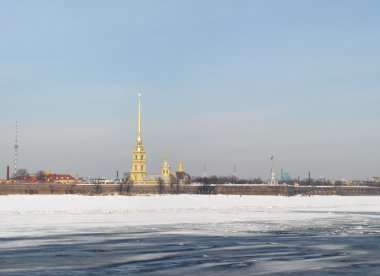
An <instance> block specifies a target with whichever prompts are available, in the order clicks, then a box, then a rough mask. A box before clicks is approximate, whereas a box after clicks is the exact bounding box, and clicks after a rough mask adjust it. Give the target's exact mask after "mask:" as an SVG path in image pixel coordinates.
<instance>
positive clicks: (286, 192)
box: [0, 184, 380, 196]
mask: <svg viewBox="0 0 380 276" xmlns="http://www.w3.org/2000/svg"><path fill="white" fill-rule="evenodd" d="M11 194H46V195H49V194H83V195H117V194H122V195H142V194H227V195H280V196H295V195H341V196H360V195H380V187H366V186H357V187H353V186H349V187H347V186H346V187H344V186H341V187H311V186H298V187H294V186H283V185H279V186H270V185H207V186H202V185H199V186H197V185H188V186H179V187H176V186H172V187H171V186H170V185H162V186H161V187H159V186H158V185H147V184H139V185H138V184H135V185H130V186H128V185H123V186H120V185H117V184H115V185H92V184H91V185H79V184H78V185H75V184H0V195H11Z"/></svg>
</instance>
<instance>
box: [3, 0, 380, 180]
mask: <svg viewBox="0 0 380 276" xmlns="http://www.w3.org/2000/svg"><path fill="white" fill-rule="evenodd" d="M379 12H380V2H379V1H376V0H373V1H366V0H357V1H350V0H345V1H343V0H321V1H303V0H299V1H297V0H277V1H273V0H263V1H254V0H252V1H244V0H234V1H223V0H202V1H200V0H199V1H198V0H183V1H176V0H161V1H155V0H150V1H147V0H142V1H141V0H140V1H122V0H110V1H97V0H80V1H74V0H65V1H59V0H57V1H48V0H46V1H39V0H36V1H26V0H25V1H21V0H12V1H10V0H9V1H5V0H0V95H1V100H0V128H1V130H2V132H1V136H0V178H4V177H5V171H6V166H7V165H8V164H9V165H11V167H12V163H13V144H14V136H15V121H16V120H17V121H18V122H19V132H20V137H19V144H20V150H19V168H26V169H27V170H28V171H29V172H36V171H39V170H49V171H54V172H57V173H70V174H72V175H80V176H91V177H107V178H111V177H115V175H116V170H119V171H120V172H121V173H122V172H128V171H129V170H130V168H131V165H132V164H131V163H132V151H133V149H134V145H135V144H136V136H137V91H141V92H142V94H143V98H142V111H143V114H142V119H143V122H142V127H143V143H144V146H145V149H146V151H147V159H148V161H147V170H148V173H149V174H158V173H159V172H160V166H161V163H162V160H163V156H164V155H165V154H167V155H168V159H169V162H170V164H171V166H172V169H173V170H175V169H176V168H177V164H178V162H179V161H183V162H184V164H185V169H186V171H188V172H189V173H190V174H191V175H193V176H194V175H203V167H204V164H207V174H208V175H214V174H216V175H231V174H232V173H233V168H234V165H236V166H237V174H238V175H239V176H240V177H252V178H253V177H262V178H263V179H266V178H268V177H269V172H270V167H271V161H270V157H271V156H272V155H274V157H275V169H276V171H277V172H278V173H279V172H280V169H283V170H284V171H286V172H288V173H289V174H290V175H291V176H292V177H294V178H296V177H298V176H299V177H301V178H306V177H307V174H308V172H309V171H311V175H312V177H314V178H318V177H325V178H335V179H341V178H354V179H365V178H367V177H368V178H370V177H373V176H379V175H380V166H379V161H378V157H379V156H380V147H379V141H380V109H379V103H380V76H379V72H380V51H379V49H380V17H379V16H378V15H379ZM1 168H3V169H1ZM1 170H3V173H1Z"/></svg>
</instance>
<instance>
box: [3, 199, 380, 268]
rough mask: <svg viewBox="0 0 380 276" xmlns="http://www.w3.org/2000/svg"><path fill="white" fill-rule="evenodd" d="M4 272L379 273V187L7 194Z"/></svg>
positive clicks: (4, 210)
mask: <svg viewBox="0 0 380 276" xmlns="http://www.w3.org/2000/svg"><path fill="white" fill-rule="evenodd" d="M0 218H1V219H0V275H106V274H108V275H287V274H289V275H290V274H291V275H358V274H359V273H360V274H362V275H379V271H380V197H338V196H316V197H275V196H243V197H239V196H201V195H199V196H198V195H197V196H195V195H178V196H136V197H127V196H76V195H70V196H62V195H61V196H38V195H35V196H0Z"/></svg>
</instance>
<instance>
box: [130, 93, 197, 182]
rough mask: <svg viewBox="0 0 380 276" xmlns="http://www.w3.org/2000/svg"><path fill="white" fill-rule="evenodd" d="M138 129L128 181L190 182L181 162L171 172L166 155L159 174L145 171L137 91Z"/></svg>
mask: <svg viewBox="0 0 380 276" xmlns="http://www.w3.org/2000/svg"><path fill="white" fill-rule="evenodd" d="M138 100H139V101H138V130H137V143H136V146H135V150H134V151H133V154H132V169H131V174H130V181H132V182H133V183H136V184H157V183H158V182H159V181H162V182H163V183H164V184H171V183H179V184H188V183H190V176H189V175H188V174H187V173H186V172H185V169H184V165H183V162H182V161H181V162H180V163H179V164H178V168H177V171H176V172H175V173H171V171H170V165H169V162H168V157H167V156H166V155H165V157H164V161H163V163H162V165H161V174H160V175H147V173H146V171H147V170H146V151H145V149H144V146H143V143H142V135H141V93H138Z"/></svg>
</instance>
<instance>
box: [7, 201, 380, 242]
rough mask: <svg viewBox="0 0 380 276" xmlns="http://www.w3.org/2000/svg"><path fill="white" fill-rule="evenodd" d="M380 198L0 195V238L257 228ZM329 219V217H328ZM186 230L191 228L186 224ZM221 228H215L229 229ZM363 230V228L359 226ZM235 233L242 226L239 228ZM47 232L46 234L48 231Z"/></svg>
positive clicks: (338, 212)
mask: <svg viewBox="0 0 380 276" xmlns="http://www.w3.org/2000/svg"><path fill="white" fill-rule="evenodd" d="M379 199H380V198H379V197H340V196H314V197H303V196H297V197H280V196H226V195H217V196H214V195H213V196H205V195H162V196H159V195H156V196H132V197H130V196H80V195H12V196H0V217H1V221H0V237H4V236H7V237H10V236H18V235H25V234H33V235H39V234H42V233H43V232H45V233H46V232H65V231H79V230H81V229H88V228H92V229H96V228H112V227H117V228H122V227H129V226H144V225H146V226H154V225H164V224H165V225H166V224H169V225H170V224H185V223H187V224H220V223H224V224H228V223H237V222H246V221H252V223H250V224H249V225H250V227H251V228H252V229H253V228H254V229H256V230H261V229H265V228H268V227H267V225H266V224H265V223H269V222H270V223H271V226H270V227H272V228H273V227H274V228H276V229H277V228H280V229H286V228H287V227H289V226H291V225H293V224H294V223H296V224H297V225H299V226H302V225H303V224H309V223H316V222H317V221H318V222H319V223H321V220H326V219H331V218H332V217H342V218H343V217H344V216H346V213H347V212H348V213H350V212H372V213H373V212H380V200H379ZM322 223H323V221H322ZM184 228H186V227H184ZM224 230H225V229H223V227H222V228H220V227H219V228H217V229H213V230H212V231H224ZM357 230H360V228H358V229H357ZM233 231H234V232H235V233H236V232H239V229H234V230H233ZM45 233H44V234H45Z"/></svg>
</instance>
